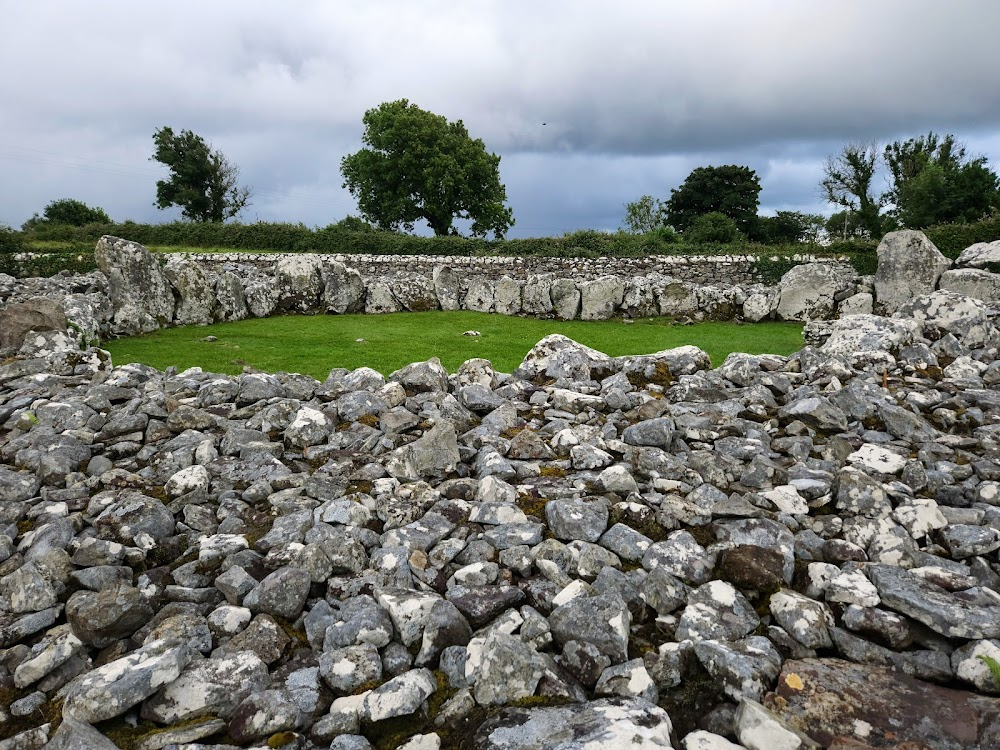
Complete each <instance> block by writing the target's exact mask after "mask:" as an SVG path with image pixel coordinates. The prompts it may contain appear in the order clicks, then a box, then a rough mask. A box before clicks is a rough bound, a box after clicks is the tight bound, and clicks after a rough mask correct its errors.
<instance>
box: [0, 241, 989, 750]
mask: <svg viewBox="0 0 1000 750" xmlns="http://www.w3.org/2000/svg"><path fill="white" fill-rule="evenodd" d="M907 241H909V240H907ZM130 253H131V255H133V256H134V253H132V252H131V251H130ZM979 254H980V255H981V253H979ZM977 257H978V255H977ZM176 271H177V269H175V270H173V271H169V272H165V276H164V283H167V284H170V283H178V282H177V281H176V280H180V279H182V278H183V279H186V281H184V282H183V283H185V284H188V283H190V285H191V288H194V287H196V286H197V283H199V282H198V279H197V278H196V275H191V274H187V275H184V274H181V273H179V272H176ZM881 271H884V274H883V275H888V274H890V272H891V268H885V269H880V272H881ZM282 273H283V276H282V278H283V279H284V281H283V282H282V283H284V284H286V285H287V288H288V289H292V288H298V287H295V285H296V283H297V282H296V279H303V280H304V281H303V284H305V285H306V288H307V289H308V290H309V291H308V294H309V295H314V296H315V298H316V300H320V299H321V298H325V299H327V300H328V303H329V304H330V305H331V309H333V308H337V309H345V310H346V309H349V308H350V306H351V304H352V303H351V302H350V301H349V300H347V299H345V298H343V297H337V296H336V295H331V294H328V293H327V292H325V291H324V289H327V288H328V287H324V284H325V283H327V282H328V279H325V278H324V277H323V275H322V273H321V272H320V271H318V270H317V269H316V267H315V266H314V265H311V264H309V263H304V264H298V265H294V264H293V265H288V266H287V267H285V268H284V270H283V271H282ZM983 273H988V272H987V271H983ZM438 276H439V278H440V277H441V276H442V274H438ZM820 276H824V277H825V276H826V275H825V274H820ZM110 277H111V278H112V281H110V282H109V281H108V280H107V279H105V278H104V277H102V276H101V275H100V274H93V275H90V276H87V277H56V278H54V279H52V280H28V281H25V282H19V283H18V285H16V288H18V289H20V290H21V291H19V292H15V291H14V290H15V285H13V284H11V283H10V282H7V283H6V286H4V285H3V284H0V289H7V290H8V293H7V294H5V295H4V297H5V298H6V299H9V300H13V301H16V300H18V299H20V298H21V297H23V296H24V290H25V289H28V290H30V291H31V292H32V294H33V295H34V296H45V295H46V294H47V295H48V296H50V297H51V296H56V297H58V298H59V299H60V300H61V301H63V309H64V310H65V311H66V316H67V318H68V320H69V321H70V322H71V323H72V325H71V326H70V327H69V328H67V329H66V330H65V331H60V330H45V331H37V332H33V333H27V334H26V335H25V336H24V338H23V340H22V343H21V346H20V348H19V351H18V353H17V354H16V355H14V356H11V357H9V358H8V359H6V360H3V361H2V362H0V750H14V749H15V748H16V749H17V750H35V749H36V748H43V747H48V748H53V749H55V748H105V747H106V748H111V747H124V746H129V747H140V748H148V749H152V748H164V747H169V748H178V749H180V748H183V749H184V750H195V749H196V748H197V749H200V748H206V749H207V748H219V749H220V750H221V749H222V748H229V747H254V748H263V747H278V746H281V747H298V748H366V747H371V746H375V747H397V746H398V747H408V748H436V747H460V746H461V747H476V748H495V749H496V750H500V749H501V748H502V749H504V750H514V749H515V748H565V749H567V750H568V749H569V748H583V747H588V748H589V747H594V748H596V747H620V746H621V747H624V746H628V747H635V748H671V747H673V748H686V749H687V750H711V749H713V748H740V747H742V748H747V749H749V750H771V749H773V748H779V747H780V748H785V747H787V748H814V747H841V748H844V747H851V748H868V747H900V748H902V747H907V748H913V747H928V748H941V749H944V748H948V749H951V748H967V749H969V750H973V749H974V748H979V749H980V750H985V749H986V748H995V747H998V746H1000V697H998V696H1000V680H998V678H997V675H996V674H995V673H994V670H993V669H992V667H993V666H996V665H997V664H998V663H1000V559H998V550H1000V357H998V352H1000V331H998V328H997V326H998V316H1000V313H998V311H997V310H996V309H995V308H993V307H992V306H991V303H990V302H989V301H984V300H981V299H977V298H973V297H968V296H965V295H963V294H961V293H958V292H956V291H954V290H953V289H949V290H938V291H935V290H934V289H928V290H925V291H924V292H922V293H914V294H912V295H911V296H910V299H908V300H906V302H905V303H903V304H900V306H899V310H898V312H897V313H896V314H895V317H892V318H883V317H879V316H875V315H871V314H863V315H848V316H845V317H842V318H840V319H835V320H824V321H817V322H814V323H810V324H809V325H808V326H807V329H806V340H807V342H809V343H808V345H806V346H805V347H804V348H803V349H802V350H801V351H799V352H797V353H795V354H793V355H791V356H790V357H782V356H775V355H748V354H733V355H731V356H730V357H728V358H727V359H726V361H725V362H722V363H716V364H717V365H718V366H717V367H716V368H714V369H713V368H712V367H711V364H712V363H710V362H709V360H708V357H707V356H706V355H705V354H704V352H702V351H701V350H699V349H697V348H696V347H682V348H681V349H676V350H670V351H666V352H660V353H657V354H652V355H643V356H633V357H618V358H612V357H607V356H605V355H603V354H601V353H600V352H595V351H593V350H590V349H587V348H586V347H583V346H581V345H579V344H576V343H575V342H572V341H570V340H568V339H565V338H563V337H560V336H549V337H546V338H545V339H543V340H542V341H540V342H539V343H538V344H537V345H536V346H535V347H534V349H532V351H531V352H530V353H529V354H528V355H527V356H526V358H525V360H524V362H523V363H522V365H521V366H520V367H519V368H517V370H516V371H515V372H514V373H513V374H504V373H498V372H495V371H494V369H493V368H492V366H491V365H490V364H489V363H488V362H486V361H484V360H471V361H469V362H467V363H465V364H464V365H463V366H462V367H460V368H459V369H458V371H457V372H455V373H453V374H448V373H447V372H446V371H444V369H443V368H442V367H441V365H440V363H439V362H437V361H436V360H433V359H432V360H430V361H428V362H421V363H415V364H413V365H410V366H408V367H406V368H403V369H401V370H400V371H398V372H396V373H393V374H392V375H391V376H389V377H388V378H386V377H383V376H382V375H380V374H379V373H377V372H375V371H373V370H368V369H366V368H361V369H359V370H355V371H353V372H349V371H346V370H334V371H333V372H331V373H330V376H329V377H328V378H327V379H326V380H325V381H323V382H319V381H315V380H312V379H311V378H307V377H303V376H301V375H295V374H288V373H277V374H261V373H253V374H250V373H247V374H243V375H239V376H227V375H220V374H215V373H207V372H203V371H201V370H199V369H197V368H194V369H191V370H187V371H184V372H176V371H175V370H172V369H171V370H168V371H167V372H160V371H157V370H155V369H152V368H150V367H146V366H142V365H137V364H124V363H122V364H119V365H117V366H115V365H114V364H113V363H112V362H111V361H110V359H109V357H108V355H107V353H106V352H104V351H102V350H101V349H99V348H96V347H94V346H92V345H91V343H92V338H93V337H94V336H95V335H97V334H98V333H99V332H100V331H101V330H102V327H103V329H104V330H106V327H107V326H108V325H109V324H110V322H111V321H113V320H116V319H117V320H123V318H122V317H121V315H120V313H121V310H123V309H125V310H129V311H132V312H130V313H129V314H130V315H131V316H132V319H134V321H135V324H136V325H137V326H140V327H141V326H144V325H151V323H150V321H153V320H156V319H157V313H156V311H155V310H153V309H149V308H146V307H144V304H145V303H144V300H143V299H142V298H141V297H140V298H134V297H128V295H127V294H126V293H125V291H121V290H119V292H116V294H117V295H118V297H116V298H114V299H117V300H118V301H117V302H116V301H114V299H112V300H111V301H110V302H109V301H108V299H109V298H108V293H107V291H106V290H107V289H108V288H109V286H108V285H109V284H110V285H111V286H112V287H113V285H114V284H115V283H117V282H115V281H114V280H113V279H114V278H118V277H120V278H122V279H124V278H128V274H126V273H124V272H122V273H119V275H118V277H116V276H115V275H114V274H111V275H110ZM143 278H146V276H143ZM441 283H442V284H443V283H444V280H443V279H441ZM832 283H837V284H840V283H841V281H840V280H839V279H836V280H834V281H833V282H832ZM552 286H553V288H554V287H555V283H554V282H553V284H552ZM612 286H613V284H612V283H611V282H610V281H602V282H600V283H599V284H597V285H595V286H594V287H587V289H589V291H588V292H586V293H585V294H584V295H583V296H584V297H586V296H587V295H588V294H597V293H598V292H599V291H600V290H601V289H603V288H604V287H612ZM153 288H154V290H155V289H159V286H157V285H156V284H154V285H153ZM892 288H893V289H894V290H897V289H898V288H899V285H898V284H896V285H893V286H892ZM133 291H134V290H133ZM840 291H841V292H842V291H843V289H841V290H840ZM601 293H602V294H603V292H601ZM894 293H895V292H894ZM157 294H158V292H157ZM296 294H297V293H296ZM610 294H611V297H612V298H613V299H617V298H618V289H617V288H613V289H611V292H610ZM281 295H284V296H283V297H282V296H281ZM324 295H325V297H324ZM29 296H31V295H29ZM236 296H238V295H236ZM236 296H234V297H233V299H235V298H236ZM836 297H837V294H833V295H832V296H830V297H827V296H822V300H824V301H823V303H822V304H824V305H827V304H829V302H828V300H830V299H832V300H834V301H836ZM278 298H280V299H286V300H288V301H287V303H286V309H298V306H299V305H301V304H305V303H304V302H302V300H303V298H302V297H301V296H294V297H293V296H291V292H287V293H286V292H282V293H280V294H279V295H278ZM496 299H497V298H496V296H495V295H494V297H493V300H494V304H496ZM551 299H552V301H554V300H555V298H554V297H553V298H551ZM796 299H799V300H801V299H803V297H802V296H801V295H799V296H798V297H797V298H796ZM626 301H627V292H623V297H622V302H621V303H617V304H624V303H625V302H626ZM161 302H162V300H159V301H157V302H156V305H158V306H161ZM175 303H176V304H178V305H181V304H183V309H184V310H185V313H184V314H185V315H190V314H194V313H192V312H191V311H193V310H196V309H197V308H196V306H193V305H192V304H190V300H188V301H186V302H185V301H183V300H181V298H180V297H178V298H177V299H176V300H175ZM276 304H278V303H276ZM178 309H180V308H178ZM143 310H145V312H142V311H143ZM2 315H3V311H0V316H2ZM74 326H75V327H74ZM57 327H58V326H57ZM914 743H916V744H914Z"/></svg>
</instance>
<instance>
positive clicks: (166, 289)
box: [94, 235, 174, 335]
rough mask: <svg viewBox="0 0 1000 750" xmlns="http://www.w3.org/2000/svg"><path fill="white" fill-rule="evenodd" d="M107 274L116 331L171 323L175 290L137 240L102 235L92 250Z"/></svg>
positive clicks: (135, 330)
mask: <svg viewBox="0 0 1000 750" xmlns="http://www.w3.org/2000/svg"><path fill="white" fill-rule="evenodd" d="M94 259H95V260H96V261H97V267H98V268H99V269H100V270H101V271H102V272H103V273H104V275H105V276H107V278H108V294H109V296H110V297H111V306H112V308H113V309H114V317H113V319H112V326H113V328H114V331H115V333H119V334H123V335H133V334H136V333H148V332H150V331H155V330H157V329H159V328H162V327H163V326H167V325H170V323H171V321H172V320H173V316H174V293H173V288H172V287H171V285H170V281H169V279H167V277H166V275H165V274H164V273H163V269H162V268H161V266H160V264H159V262H158V260H157V259H156V258H155V257H154V256H153V255H152V254H151V253H150V252H149V251H148V250H147V249H146V248H145V247H143V246H142V245H140V244H139V243H138V242H130V241H129V240H123V239H121V238H119V237H111V236H109V235H105V236H103V237H101V239H100V240H98V242H97V247H96V248H95V250H94Z"/></svg>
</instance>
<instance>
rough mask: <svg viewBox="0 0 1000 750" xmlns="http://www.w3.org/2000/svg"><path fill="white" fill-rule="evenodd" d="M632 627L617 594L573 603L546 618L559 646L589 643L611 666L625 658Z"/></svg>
mask: <svg viewBox="0 0 1000 750" xmlns="http://www.w3.org/2000/svg"><path fill="white" fill-rule="evenodd" d="M631 623H632V617H631V615H630V614H629V610H628V606H627V605H626V604H625V602H624V601H623V600H622V599H621V597H620V596H618V595H616V594H599V595H598V596H591V597H580V598H577V599H573V600H572V601H570V602H568V603H566V604H563V605H562V606H561V607H557V608H556V609H555V610H553V612H552V614H551V615H549V625H550V626H551V628H552V635H553V637H554V638H555V640H556V642H557V643H558V644H560V645H565V644H566V643H568V642H569V641H582V642H584V643H590V644H592V645H594V646H596V647H597V648H598V650H599V651H601V653H603V654H605V655H606V656H607V657H608V658H609V659H611V663H612V664H620V663H621V662H623V661H625V659H626V658H627V655H628V641H629V628H630V626H631Z"/></svg>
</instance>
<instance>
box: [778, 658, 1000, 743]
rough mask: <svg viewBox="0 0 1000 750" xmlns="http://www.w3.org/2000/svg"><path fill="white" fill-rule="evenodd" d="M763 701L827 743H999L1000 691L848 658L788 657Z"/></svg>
mask: <svg viewBox="0 0 1000 750" xmlns="http://www.w3.org/2000/svg"><path fill="white" fill-rule="evenodd" d="M764 705H765V706H767V708H769V709H771V710H772V711H774V712H775V713H776V714H777V715H778V716H780V717H781V718H782V719H783V720H785V721H786V722H788V723H789V724H790V725H791V726H793V727H795V728H796V729H799V730H801V731H802V732H805V733H806V734H807V735H809V736H810V737H812V738H813V739H814V740H816V741H817V742H818V743H819V744H820V745H822V746H823V747H830V746H831V745H833V744H834V741H835V740H837V739H838V738H841V742H843V741H844V740H856V741H860V742H863V743H866V745H870V746H872V747H896V746H897V745H898V744H899V743H905V742H914V743H917V744H915V747H919V748H929V750H985V748H994V747H1000V699H998V698H988V697H986V696H982V695H976V694H975V693H970V692H965V691H961V690H951V689H949V688H944V687H940V686H938V685H933V684H931V683H929V682H924V681H923V680H918V679H916V678H914V677H909V676H907V675H905V674H903V673H901V672H893V671H890V670H887V669H880V668H878V667H873V666H871V665H866V664H853V663H851V662H847V661H843V660H841V659H803V660H790V661H786V662H785V664H784V666H783V668H782V670H781V674H780V675H779V677H778V686H777V689H776V690H775V692H774V693H769V694H768V695H767V697H766V698H765V699H764ZM920 743H922V744H920Z"/></svg>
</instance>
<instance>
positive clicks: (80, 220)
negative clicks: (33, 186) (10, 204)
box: [21, 198, 111, 231]
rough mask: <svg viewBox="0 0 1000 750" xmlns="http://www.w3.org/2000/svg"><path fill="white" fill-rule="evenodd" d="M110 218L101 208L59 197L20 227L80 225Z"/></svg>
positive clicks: (98, 222)
mask: <svg viewBox="0 0 1000 750" xmlns="http://www.w3.org/2000/svg"><path fill="white" fill-rule="evenodd" d="M110 223H111V219H110V217H109V216H108V214H107V212H105V210H104V209H103V208H98V207H96V206H95V207H93V208H92V207H90V206H88V205H87V204H86V203H84V202H83V201H78V200H76V199H74V198H60V199H59V200H57V201H52V202H51V203H49V204H48V205H47V206H46V207H45V209H44V211H42V215H41V216H39V215H38V214H35V215H34V216H32V217H31V218H30V219H28V220H27V221H26V222H24V225H23V226H22V227H21V229H23V230H25V231H27V230H28V229H32V228H33V227H36V226H38V225H39V224H69V225H70V226H74V227H82V226H84V225H85V224H110Z"/></svg>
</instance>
